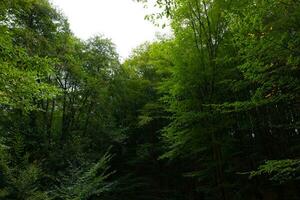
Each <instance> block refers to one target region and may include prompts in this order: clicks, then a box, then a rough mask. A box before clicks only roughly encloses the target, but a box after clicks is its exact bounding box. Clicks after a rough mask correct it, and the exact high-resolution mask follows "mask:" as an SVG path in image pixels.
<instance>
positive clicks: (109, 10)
mask: <svg viewBox="0 0 300 200" xmlns="http://www.w3.org/2000/svg"><path fill="white" fill-rule="evenodd" d="M51 2H52V3H53V5H54V6H55V7H57V8H58V9H59V10H61V11H62V12H63V13H64V15H65V16H66V17H67V18H68V20H69V23H70V27H71V30H72V32H73V33H74V34H75V35H76V36H77V37H79V38H81V39H84V40H85V39H88V38H90V37H92V36H94V35H97V34H103V35H104V36H105V37H107V38H110V39H111V40H112V42H113V43H114V44H115V45H116V48H117V51H118V53H119V54H120V57H121V59H125V58H127V57H128V56H129V55H130V52H131V50H132V49H133V48H135V47H137V46H138V45H140V44H141V43H143V42H146V41H153V40H154V39H155V38H156V35H157V34H158V33H167V32H168V31H167V30H164V29H161V28H159V27H156V26H154V25H153V24H152V23H151V22H149V21H146V20H145V19H144V17H145V14H146V13H147V10H146V9H145V8H143V5H141V4H139V3H136V2H134V1H133V0H51Z"/></svg>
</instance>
